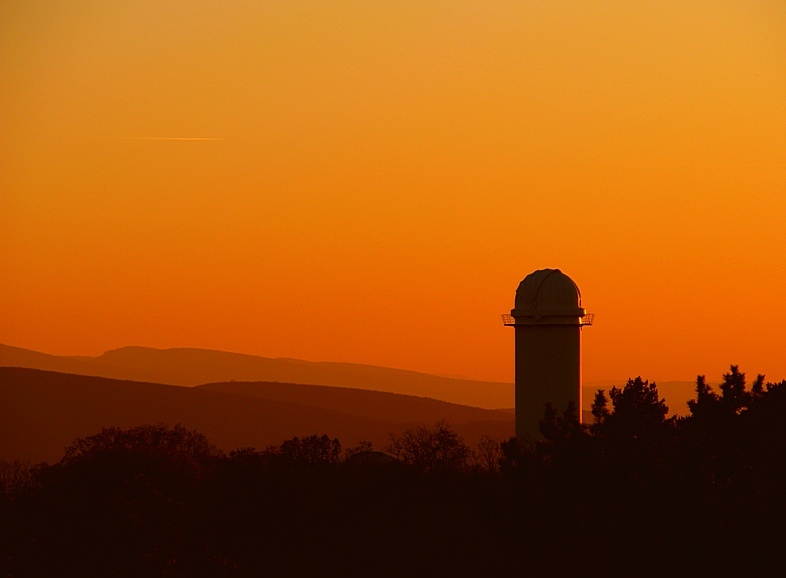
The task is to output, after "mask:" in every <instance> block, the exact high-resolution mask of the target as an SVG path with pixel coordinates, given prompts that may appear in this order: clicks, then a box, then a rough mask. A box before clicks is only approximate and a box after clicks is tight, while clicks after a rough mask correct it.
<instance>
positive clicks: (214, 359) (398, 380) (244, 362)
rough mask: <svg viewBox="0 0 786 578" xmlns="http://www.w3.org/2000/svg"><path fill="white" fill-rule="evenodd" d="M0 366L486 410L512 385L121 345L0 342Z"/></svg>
mask: <svg viewBox="0 0 786 578" xmlns="http://www.w3.org/2000/svg"><path fill="white" fill-rule="evenodd" d="M0 366H5V367H28V368H33V369H43V370H48V371H59V372H64V373H77V374H80V375H91V376H96V377H107V378H111V379H122V380H132V381H146V382H153V383H163V384H168V385H183V386H196V385H201V384H204V383H209V382H223V381H231V380H235V381H274V382H285V383H298V384H309V385H329V386H334V387H346V388H355V389H367V390H375V391H385V392H389V393H399V394H404V395H414V396H422V397H432V398H434V399H440V400H444V401H449V402H452V403H457V404H462V405H469V406H474V407H481V408H486V409H500V408H512V407H513V404H514V401H513V385H512V384H509V383H499V382H488V381H474V380H467V379H455V378H450V377H443V376H437V375H431V374H427V373H419V372H416V371H407V370H403V369H392V368H387V367H377V366H373V365H363V364H358V363H337V362H312V361H301V360H298V359H287V358H276V359H274V358H269V357H259V356H254V355H244V354H240V353H227V352H224V351H214V350H209V349H193V348H176V349H153V348H149V347H123V348H120V349H115V350H112V351H107V352H106V353H104V354H103V355H100V356H97V357H68V356H56V355H48V354H45V353H40V352H37V351H32V350H29V349H23V348H20V347H12V346H9V345H0Z"/></svg>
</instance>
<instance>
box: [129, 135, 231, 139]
mask: <svg viewBox="0 0 786 578" xmlns="http://www.w3.org/2000/svg"><path fill="white" fill-rule="evenodd" d="M115 138H118V139H121V140H227V139H226V138H223V137H212V136H119V137H115Z"/></svg>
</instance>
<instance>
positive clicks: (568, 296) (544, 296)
mask: <svg viewBox="0 0 786 578" xmlns="http://www.w3.org/2000/svg"><path fill="white" fill-rule="evenodd" d="M584 313H585V312H584V309H582V308H581V292H580V291H579V288H578V286H577V285H576V284H575V283H574V282H573V279H571V278H570V277H568V276H567V275H565V273H563V272H562V271H560V270H559V269H540V270H539V271H535V272H534V273H530V274H529V275H527V276H526V277H525V278H524V280H523V281H522V282H521V283H520V284H519V288H518V289H517V290H516V308H515V309H514V310H513V314H514V315H534V316H541V315H547V316H549V315H570V316H573V315H579V316H580V315H584Z"/></svg>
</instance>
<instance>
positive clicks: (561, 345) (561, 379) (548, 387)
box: [515, 324, 581, 439]
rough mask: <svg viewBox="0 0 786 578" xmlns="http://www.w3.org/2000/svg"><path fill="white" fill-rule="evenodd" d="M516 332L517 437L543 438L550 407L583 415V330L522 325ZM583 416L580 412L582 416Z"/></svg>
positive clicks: (559, 326) (567, 326)
mask: <svg viewBox="0 0 786 578" xmlns="http://www.w3.org/2000/svg"><path fill="white" fill-rule="evenodd" d="M515 329H516V437H518V438H519V439H526V438H531V439H539V438H541V437H542V435H541V434H540V422H541V420H542V419H543V417H544V413H545V408H546V404H547V403H550V404H551V405H552V406H554V408H555V409H556V410H557V411H558V412H559V413H561V412H563V411H564V410H565V409H566V408H567V407H568V404H569V403H570V402H573V403H574V404H575V406H576V411H577V412H581V327H580V326H579V325H546V324H538V325H519V324H517V325H516V326H515ZM579 415H580V413H579Z"/></svg>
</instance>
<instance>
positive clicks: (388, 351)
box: [0, 0, 786, 381]
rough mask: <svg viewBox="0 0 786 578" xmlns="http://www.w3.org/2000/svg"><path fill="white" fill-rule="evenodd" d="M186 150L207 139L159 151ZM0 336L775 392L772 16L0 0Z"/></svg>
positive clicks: (777, 85)
mask: <svg viewBox="0 0 786 578" xmlns="http://www.w3.org/2000/svg"><path fill="white" fill-rule="evenodd" d="M151 137H201V138H208V137H209V138H213V139H218V140H157V139H156V138H151ZM0 167H2V169H0V311H2V315H0V342H2V343H6V344H10V345H16V346H20V347H28V348H32V349H37V350H41V351H45V352H48V353H55V354H85V355H95V354H98V353H100V352H102V351H104V350H106V349H111V348H115V347H120V346H123V345H130V344H135V345H149V346H154V347H176V346H194V347H209V348H216V349H223V350H229V351H238V352H244V353H251V354H258V355H264V356H273V357H276V356H287V357H296V358H302V359H308V360H334V361H354V362H362V363H371V364H378V365H386V366H392V367H400V368H406V369H413V370H419V371H427V372H433V373H442V374H455V375H461V376H466V377H474V378H480V379H494V380H504V381H511V380H512V379H513V331H512V330H511V329H510V328H504V327H503V326H502V323H501V321H500V317H499V315H500V314H501V313H504V312H507V311H509V310H510V308H511V307H512V306H513V296H514V292H515V289H516V286H517V285H518V282H519V281H520V280H521V278H523V277H524V276H525V275H526V274H528V273H529V272H531V271H533V270H535V269H538V268H543V267H557V268H561V269H562V270H563V271H564V272H566V273H567V274H568V275H570V276H571V277H572V278H573V279H574V280H575V281H576V282H577V283H578V285H579V286H580V287H581V290H582V294H583V296H584V304H585V306H586V307H587V308H588V309H590V310H591V311H594V312H595V313H597V319H596V325H595V327H592V328H591V329H588V330H586V331H585V333H584V353H585V361H584V377H585V380H586V381H597V380H608V379H625V378H626V377H628V376H635V375H639V374H641V375H642V376H644V377H646V378H649V379H654V380H657V381H665V380H671V379H692V378H694V377H695V375H696V374H697V373H706V374H707V375H708V377H709V378H710V380H713V381H714V380H717V379H719V377H720V374H721V373H722V372H723V371H725V370H727V369H728V364H730V363H739V364H740V365H741V367H742V369H743V370H744V371H747V372H749V373H751V374H753V373H756V372H763V373H766V374H767V375H768V377H769V378H771V379H773V380H775V379H777V380H780V379H783V378H786V355H784V351H786V347H785V345H786V308H785V307H784V305H785V303H784V297H786V3H784V2H781V1H780V0H747V1H746V2H732V1H728V2H717V1H709V0H695V1H693V2H684V1H681V0H652V1H641V2H630V1H627V0H626V1H623V0H607V1H601V0H599V1H592V2H575V1H574V2H567V1H560V0H555V1H549V2H541V1H537V2H535V1H521V2H510V1H507V2H501V1H484V2H468V1H459V0H450V1H448V0H446V1H440V2H436V1H429V0H425V1H424V0H419V1H417V2H415V1H412V2H410V1H402V0H399V1H397V2H381V1H380V2H377V1H371V0H358V1H356V2H355V1H342V2H322V3H311V2H294V1H291V0H287V1H265V2H251V1H249V2H217V1H216V2H213V1H210V2H208V1H196V0H190V1H188V2H185V1H184V2H161V1H160V0H155V1H153V0H135V1H133V2H107V1H104V0H102V1H94V2H86V1H71V2H54V1H50V2H44V1H41V2H36V1H33V0H29V1H28V0H26V1H24V2H21V1H20V2H4V3H2V5H0Z"/></svg>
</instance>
